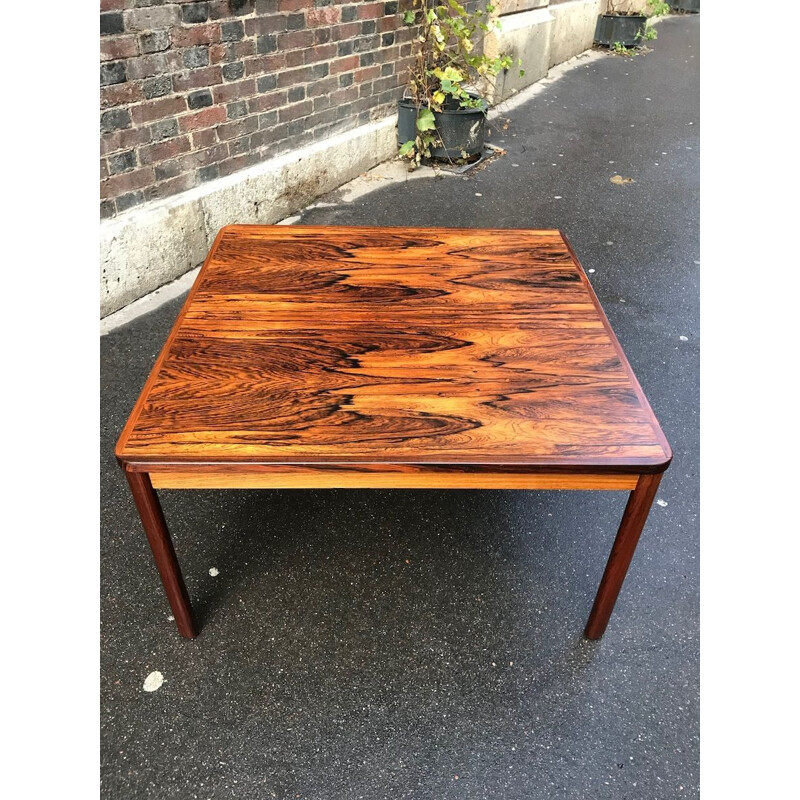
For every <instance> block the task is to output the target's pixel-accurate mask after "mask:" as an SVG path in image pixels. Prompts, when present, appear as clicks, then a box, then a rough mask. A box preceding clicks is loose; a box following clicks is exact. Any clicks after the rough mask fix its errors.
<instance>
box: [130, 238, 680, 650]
mask: <svg viewBox="0 0 800 800" xmlns="http://www.w3.org/2000/svg"><path fill="white" fill-rule="evenodd" d="M116 456H117V458H118V460H119V462H120V464H121V466H122V467H123V469H124V470H125V474H126V477H127V479H128V482H129V484H130V487H131V491H132V493H133V497H134V500H135V502H136V505H137V508H138V510H139V513H140V515H141V518H142V524H143V526H144V529H145V532H146V533H147V537H148V540H149V542H150V545H151V548H152V550H153V554H154V557H155V561H156V566H157V568H158V570H159V573H160V575H161V579H162V582H163V584H164V588H165V590H166V593H167V597H168V599H169V603H170V606H171V608H172V611H173V614H174V616H175V620H176V622H177V625H178V629H179V631H180V633H181V634H182V635H183V636H186V637H189V638H192V637H194V636H195V635H196V634H197V626H196V624H195V622H194V620H193V617H192V611H191V605H190V602H189V597H188V593H187V591H186V587H185V585H184V582H183V578H182V576H181V571H180V566H179V564H178V560H177V557H176V555H175V551H174V548H173V545H172V542H171V540H170V536H169V532H168V529H167V525H166V521H165V519H164V515H163V512H162V510H161V506H160V504H159V501H158V497H157V495H156V492H155V490H156V489H202V488H224V489H236V488H375V489H379V488H409V489H421V488H451V489H465V488H470V489H616V490H627V491H629V492H630V496H629V499H628V503H627V506H626V508H625V512H624V514H623V518H622V522H621V525H620V528H619V532H618V534H617V537H616V540H615V542H614V545H613V547H612V551H611V555H610V557H609V560H608V563H607V565H606V569H605V573H604V575H603V578H602V580H601V583H600V588H599V590H598V593H597V596H596V599H595V602H594V606H593V608H592V611H591V613H590V616H589V621H588V623H587V626H586V629H585V634H586V636H587V637H589V638H591V639H597V638H599V637H600V636H602V634H603V632H604V630H605V628H606V625H607V623H608V619H609V617H610V614H611V611H612V609H613V607H614V603H615V601H616V598H617V595H618V594H619V591H620V588H621V586H622V582H623V580H624V578H625V574H626V572H627V569H628V566H629V564H630V561H631V558H632V556H633V552H634V549H635V547H636V544H637V541H638V539H639V536H640V534H641V532H642V529H643V527H644V523H645V521H646V519H647V516H648V512H649V509H650V506H651V504H652V501H653V499H654V497H655V493H656V490H657V488H658V485H659V481H660V479H661V474H662V473H663V471H664V470H665V469H666V468H667V467H668V466H669V463H670V461H671V459H672V453H671V450H670V448H669V445H668V443H667V441H666V438H665V437H664V434H663V432H662V431H661V428H660V426H659V424H658V422H657V420H656V418H655V416H654V414H653V411H652V409H651V408H650V406H649V404H648V402H647V399H646V398H645V396H644V393H643V392H642V389H641V387H640V386H639V383H638V381H637V380H636V378H635V376H634V374H633V371H632V370H631V367H630V365H629V364H628V361H627V359H626V358H625V355H624V353H623V351H622V348H621V347H620V345H619V342H618V341H617V338H616V336H615V335H614V333H613V331H612V330H611V327H610V325H609V323H608V320H607V319H606V316H605V314H604V313H603V311H602V309H601V307H600V304H599V302H598V300H597V297H596V296H595V294H594V291H593V290H592V287H591V285H590V284H589V281H588V279H587V277H586V275H585V273H584V271H583V269H582V268H581V266H580V264H579V262H578V259H577V257H576V256H575V253H574V252H573V250H572V248H571V247H570V245H569V243H568V241H567V239H566V237H565V236H564V235H563V234H562V233H561V232H559V231H557V230H516V229H512V230H478V229H455V228H369V227H328V226H319V227H312V226H283V225H265V226H256V225H231V226H228V227H225V228H223V229H222V230H221V231H220V232H219V234H218V235H217V237H216V240H215V241H214V244H213V246H212V248H211V251H210V252H209V255H208V257H207V258H206V261H205V263H204V265H203V267H202V269H201V271H200V274H199V275H198V277H197V279H196V281H195V283H194V286H193V287H192V290H191V291H190V293H189V295H188V297H187V298H186V301H185V303H184V305H183V308H182V309H181V311H180V313H179V315H178V318H177V320H176V322H175V325H174V326H173V328H172V331H171V333H170V335H169V337H168V339H167V341H166V343H165V345H164V347H163V349H162V351H161V353H160V355H159V356H158V359H157V361H156V363H155V366H154V367H153V370H152V372H151V374H150V376H149V378H148V379H147V382H146V383H145V386H144V388H143V389H142V392H141V394H140V396H139V399H138V401H137V403H136V405H135V406H134V409H133V411H132V413H131V415H130V418H129V419H128V422H127V424H126V425H125V428H124V429H123V431H122V434H121V435H120V438H119V441H118V443H117V447H116Z"/></svg>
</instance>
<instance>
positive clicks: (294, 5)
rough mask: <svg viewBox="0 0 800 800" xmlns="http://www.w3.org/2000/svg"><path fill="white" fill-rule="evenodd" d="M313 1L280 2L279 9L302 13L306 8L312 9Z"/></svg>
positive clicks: (281, 0)
mask: <svg viewBox="0 0 800 800" xmlns="http://www.w3.org/2000/svg"><path fill="white" fill-rule="evenodd" d="M313 5H314V1H313V0H280V4H279V5H278V9H279V10H280V11H301V10H302V9H304V8H311V6H313Z"/></svg>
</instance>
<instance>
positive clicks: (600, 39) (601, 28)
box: [594, 14, 647, 47]
mask: <svg viewBox="0 0 800 800" xmlns="http://www.w3.org/2000/svg"><path fill="white" fill-rule="evenodd" d="M646 27H647V17H646V16H644V14H636V15H633V16H627V15H626V16H618V15H616V14H601V15H600V16H599V17H598V18H597V27H596V28H595V30H594V40H595V42H596V43H597V44H604V45H605V46H606V47H612V46H613V45H615V44H616V43H617V42H619V43H620V44H621V45H622V46H623V47H640V46H641V45H642V43H643V41H644V39H643V38H642V37H643V36H644V29H645V28H646Z"/></svg>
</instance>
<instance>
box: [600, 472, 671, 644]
mask: <svg viewBox="0 0 800 800" xmlns="http://www.w3.org/2000/svg"><path fill="white" fill-rule="evenodd" d="M660 482H661V475H642V476H641V478H639V481H638V483H637V484H636V488H635V489H634V490H633V491H632V492H631V493H630V496H629V498H628V504H627V505H626V506H625V513H624V514H623V515H622V522H620V525H619V532H618V533H617V538H616V539H615V540H614V546H613V547H612V548H611V555H609V557H608V563H607V564H606V569H605V572H604V573H603V577H602V579H601V581H600V587H599V588H598V590H597V596H596V597H595V600H594V605H593V606H592V611H591V613H590V614H589V621H588V622H587V623H586V630H585V634H586V637H587V638H588V639H599V638H600V637H601V636H602V635H603V633H604V632H605V629H606V626H607V625H608V620H609V618H610V617H611V612H612V611H613V610H614V604H615V603H616V602H617V597H618V595H619V591H620V589H621V588H622V582H623V581H624V580H625V576H626V575H627V573H628V567H629V566H630V565H631V559H632V558H633V552H634V550H635V549H636V545H637V543H638V541H639V537H640V536H641V534H642V529H643V528H644V524H645V522H646V521H647V516H648V514H649V513H650V506H652V504H653V500H654V499H655V496H656V492H657V491H658V485H659V483H660Z"/></svg>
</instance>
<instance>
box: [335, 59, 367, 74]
mask: <svg viewBox="0 0 800 800" xmlns="http://www.w3.org/2000/svg"><path fill="white" fill-rule="evenodd" d="M360 63H361V61H360V59H359V57H358V56H357V55H356V56H347V57H346V58H339V59H337V60H336V61H331V66H330V73H331V75H336V74H337V73H338V72H350V71H351V70H354V69H356V67H358V65H359V64H360Z"/></svg>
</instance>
